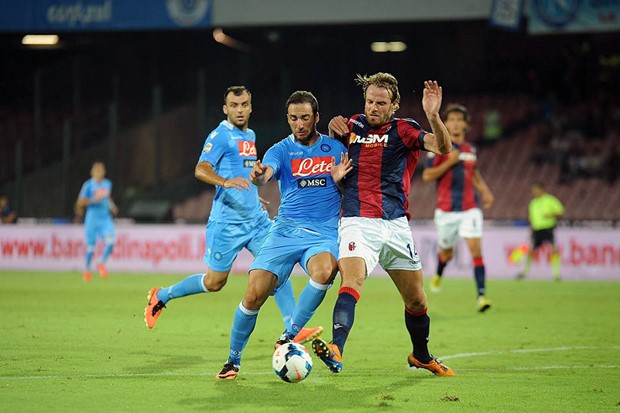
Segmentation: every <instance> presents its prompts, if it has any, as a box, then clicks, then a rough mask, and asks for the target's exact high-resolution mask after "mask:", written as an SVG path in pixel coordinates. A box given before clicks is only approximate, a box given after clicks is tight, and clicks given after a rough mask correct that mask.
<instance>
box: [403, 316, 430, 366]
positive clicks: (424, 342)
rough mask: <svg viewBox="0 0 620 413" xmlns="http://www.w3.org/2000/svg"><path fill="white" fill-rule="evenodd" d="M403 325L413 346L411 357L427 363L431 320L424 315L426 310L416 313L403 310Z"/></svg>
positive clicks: (428, 359) (428, 360)
mask: <svg viewBox="0 0 620 413" xmlns="http://www.w3.org/2000/svg"><path fill="white" fill-rule="evenodd" d="M405 325H406V326H407V331H409V336H410V337H411V344H413V356H414V357H415V358H416V359H417V360H418V361H419V362H421V363H424V364H426V363H429V362H430V361H431V355H430V353H429V352H428V336H429V332H430V329H431V318H430V317H429V316H428V314H426V308H425V309H424V310H422V311H418V312H414V311H411V310H409V309H408V308H405Z"/></svg>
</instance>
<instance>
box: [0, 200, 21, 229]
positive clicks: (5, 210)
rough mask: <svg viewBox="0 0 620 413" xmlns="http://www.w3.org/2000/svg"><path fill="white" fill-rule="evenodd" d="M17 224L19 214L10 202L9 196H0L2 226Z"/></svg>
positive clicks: (0, 220)
mask: <svg viewBox="0 0 620 413" xmlns="http://www.w3.org/2000/svg"><path fill="white" fill-rule="evenodd" d="M15 222H17V213H16V212H15V210H14V209H13V206H12V205H11V202H10V201H9V196H8V195H7V194H0V224H14V223H15Z"/></svg>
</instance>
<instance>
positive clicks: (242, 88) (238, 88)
mask: <svg viewBox="0 0 620 413" xmlns="http://www.w3.org/2000/svg"><path fill="white" fill-rule="evenodd" d="M243 92H245V93H247V94H248V96H249V97H250V100H252V93H250V90H249V89H248V88H247V87H245V86H230V87H229V88H228V89H226V92H224V104H226V98H227V97H228V94H229V93H232V94H233V95H235V96H241V95H242V94H243Z"/></svg>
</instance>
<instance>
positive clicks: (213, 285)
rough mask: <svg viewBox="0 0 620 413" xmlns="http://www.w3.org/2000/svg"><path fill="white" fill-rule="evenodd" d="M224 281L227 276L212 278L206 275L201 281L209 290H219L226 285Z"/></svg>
mask: <svg viewBox="0 0 620 413" xmlns="http://www.w3.org/2000/svg"><path fill="white" fill-rule="evenodd" d="M226 281H228V277H226V278H217V279H216V278H214V277H209V276H208V275H207V276H205V277H204V278H203V281H202V283H203V284H204V286H205V288H206V289H207V290H208V291H210V292H216V291H220V290H221V289H222V288H224V286H225V285H226Z"/></svg>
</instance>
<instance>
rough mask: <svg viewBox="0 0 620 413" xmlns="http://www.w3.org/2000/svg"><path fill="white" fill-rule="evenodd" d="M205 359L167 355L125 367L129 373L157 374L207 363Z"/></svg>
mask: <svg viewBox="0 0 620 413" xmlns="http://www.w3.org/2000/svg"><path fill="white" fill-rule="evenodd" d="M207 364H208V363H207V361H206V360H205V358H204V357H201V356H167V357H159V358H156V360H155V361H150V362H149V363H147V364H143V365H141V366H138V365H132V366H127V367H126V368H125V369H126V370H127V372H130V373H138V374H158V373H160V374H161V373H170V372H175V371H178V370H184V369H187V368H195V367H196V366H200V365H205V366H206V365H207Z"/></svg>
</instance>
